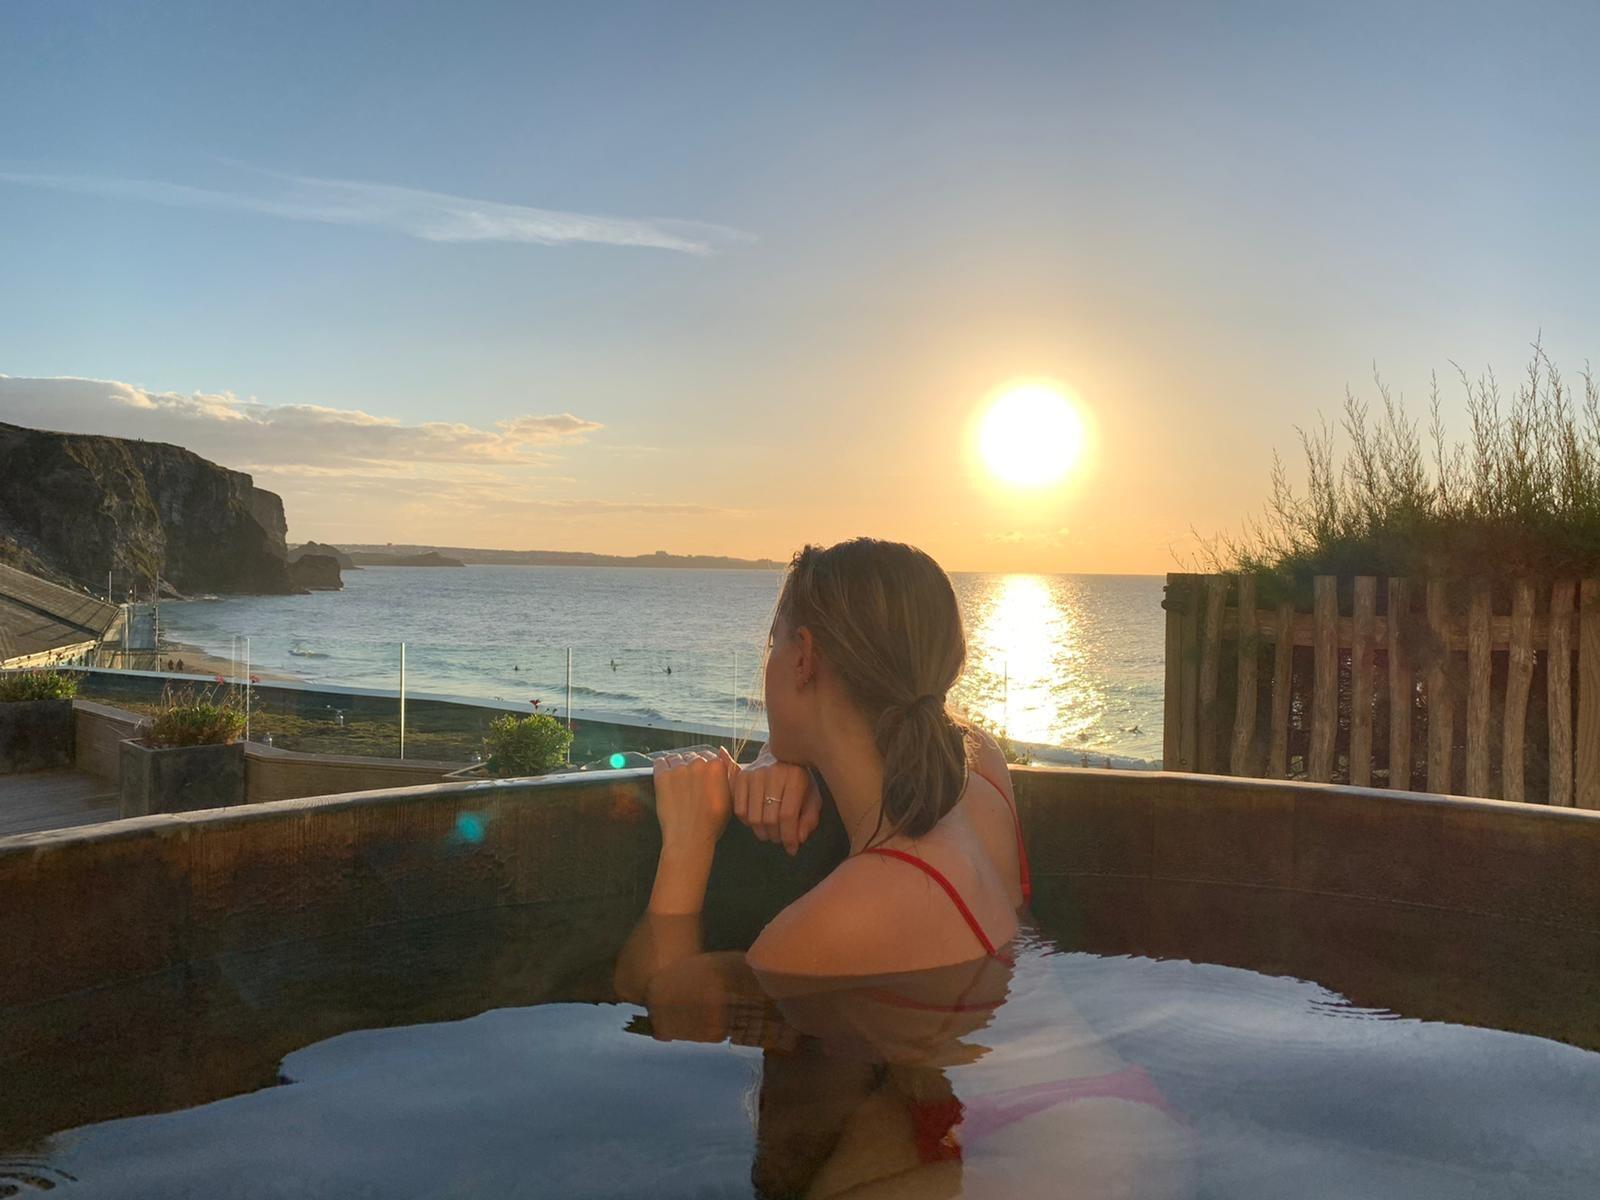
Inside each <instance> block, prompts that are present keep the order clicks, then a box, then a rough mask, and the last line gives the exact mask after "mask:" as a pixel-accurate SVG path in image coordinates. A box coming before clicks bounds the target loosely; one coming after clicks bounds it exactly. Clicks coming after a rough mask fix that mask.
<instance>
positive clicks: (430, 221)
mask: <svg viewBox="0 0 1600 1200" xmlns="http://www.w3.org/2000/svg"><path fill="white" fill-rule="evenodd" d="M242 170H243V172H244V173H245V175H246V177H247V178H248V179H249V180H250V181H251V182H252V183H253V184H254V185H255V186H253V187H246V188H239V189H236V190H223V189H220V188H204V187H194V186H191V185H189V184H185V183H169V182H166V181H164V180H155V179H125V178H119V177H115V176H99V175H54V174H38V173H27V172H14V171H0V183H11V184H19V185H22V186H25V187H40V188H50V189H53V190H56V191H64V192H77V193H80V194H83V195H90V196H106V197H111V198H114V199H125V200H141V201H145V202H147V203H150V204H165V205H171V206H174V207H179V208H216V209H225V210H229V211H233V212H251V213H261V214H264V215H266V216H272V217H281V218H284V219H286V220H291V221H315V222H320V223H322V224H329V225H362V226H368V227H371V228H376V229H387V230H390V231H392V232H395V233H401V234H405V235H406V236H408V237H414V238H421V239H423V240H424V241H430V242H520V243H525V244H530V245H539V246H558V245H565V244H569V243H574V242H593V243H599V244H602V245H609V246H644V247H650V248H653V249H658V250H675V251H678V252H680V253H684V254H711V253H714V252H716V251H717V250H720V249H724V248H726V247H728V246H731V245H735V244H738V243H741V242H750V241H753V240H754V238H752V237H751V235H749V234H746V233H741V232H740V231H738V230H736V229H729V228H727V227H725V226H722V225H712V224H708V223H705V222H700V221H678V220H670V219H664V218H662V219H656V218H648V219H644V218H630V217H609V216H595V215H592V214H587V213H574V212H561V211H558V210H556V209H548V208H530V207H528V206H527V205H522V204H503V203H500V202H498V201H494V200H477V199H473V198H472V197H469V196H453V195H450V194H449V193H446V192H429V191H423V190H421V189H418V188H407V187H395V186H392V185H390V184H383V183H360V182H355V181H352V180H345V179H317V178H313V177H310V176H302V175H286V174H280V173H278V172H275V171H263V170H259V169H256V168H251V167H245V168H242Z"/></svg>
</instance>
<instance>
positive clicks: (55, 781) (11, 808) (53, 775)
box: [0, 770, 118, 837]
mask: <svg viewBox="0 0 1600 1200" xmlns="http://www.w3.org/2000/svg"><path fill="white" fill-rule="evenodd" d="M117 811H118V800H117V792H116V787H115V785H114V784H112V783H110V782H108V781H107V780H104V779H101V778H99V777H97V776H94V775H87V774H84V773H83V772H81V771H71V770H62V771H37V772H33V773H31V774H27V775H0V837H6V836H8V835H10V834H13V833H38V832H39V831H40V830H44V829H66V828H68V827H69V826H72V825H93V824H94V823H95V822H97V821H115V820H116V819H117Z"/></svg>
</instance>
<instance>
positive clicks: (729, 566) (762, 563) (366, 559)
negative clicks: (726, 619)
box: [337, 542, 783, 571]
mask: <svg viewBox="0 0 1600 1200" xmlns="http://www.w3.org/2000/svg"><path fill="white" fill-rule="evenodd" d="M337 546H338V548H339V549H340V550H342V551H344V552H345V553H346V554H348V555H350V556H351V558H352V560H353V561H355V562H356V564H357V565H365V566H374V565H378V564H379V561H380V559H382V560H388V559H394V558H412V559H415V558H418V557H420V556H422V555H429V554H432V555H439V556H442V557H444V558H447V559H455V560H457V561H459V562H462V563H466V564H467V565H469V566H517V567H658V568H659V567H681V568H700V569H706V568H720V569H723V570H737V571H776V570H780V569H781V568H782V567H783V564H782V563H780V562H778V561H777V560H776V559H771V558H731V557H729V556H727V555H723V554H668V553H667V552H666V551H665V550H657V551H656V552H655V553H654V554H631V555H629V554H592V553H590V552H588V551H584V550H479V549H474V548H473V547H470V546H432V545H423V544H415V545H413V544H410V543H399V542H395V543H390V544H386V545H374V544H370V543H354V542H339V543H337ZM434 565H444V564H434Z"/></svg>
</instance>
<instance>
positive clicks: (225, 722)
mask: <svg viewBox="0 0 1600 1200" xmlns="http://www.w3.org/2000/svg"><path fill="white" fill-rule="evenodd" d="M243 733H244V713H243V712H242V711H241V710H240V709H239V706H238V701H237V700H236V699H235V698H234V695H233V691H232V689H221V688H209V689H207V690H205V691H197V690H196V689H194V688H185V689H183V690H182V691H179V692H174V691H172V690H171V689H170V688H168V689H167V690H166V691H164V692H162V694H161V708H160V710H159V711H158V712H157V713H156V715H155V716H154V717H152V718H151V719H150V721H149V722H148V723H147V724H146V726H145V733H144V736H145V740H146V741H147V742H149V743H150V744H151V745H153V746H164V747H165V746H222V745H226V744H227V743H229V742H236V741H238V740H239V737H240V735H241V734H243Z"/></svg>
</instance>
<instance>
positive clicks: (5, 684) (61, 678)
mask: <svg viewBox="0 0 1600 1200" xmlns="http://www.w3.org/2000/svg"><path fill="white" fill-rule="evenodd" d="M77 694H78V677H77V676H76V675H69V674H67V673H66V672H65V671H37V670H33V671H4V672H0V701H15V700H24V701H25V700H71V699H72V698H73V697H74V696H76V695H77Z"/></svg>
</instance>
